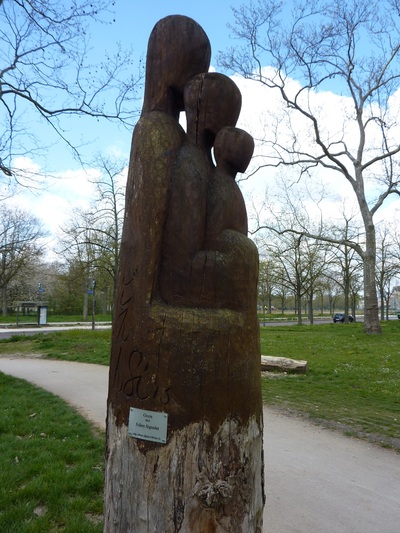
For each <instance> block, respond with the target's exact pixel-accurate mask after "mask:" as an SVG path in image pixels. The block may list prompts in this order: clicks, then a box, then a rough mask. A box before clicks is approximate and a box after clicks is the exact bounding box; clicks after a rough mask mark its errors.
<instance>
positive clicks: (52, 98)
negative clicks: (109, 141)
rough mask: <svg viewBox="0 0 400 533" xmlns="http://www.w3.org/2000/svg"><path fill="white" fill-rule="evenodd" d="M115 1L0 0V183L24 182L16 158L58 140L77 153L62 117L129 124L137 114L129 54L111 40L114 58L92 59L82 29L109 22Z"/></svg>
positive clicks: (43, 149)
mask: <svg viewBox="0 0 400 533" xmlns="http://www.w3.org/2000/svg"><path fill="white" fill-rule="evenodd" d="M114 4H115V2H114V1H112V0H97V1H96V2H92V1H91V0H66V1H63V2H60V1H59V0H0V130H1V133H0V180H1V181H0V183H1V182H2V185H3V188H4V187H6V188H7V187H9V186H12V185H15V184H16V183H24V184H27V183H28V184H29V183H30V182H29V181H28V182H27V175H26V174H25V175H24V171H23V169H21V168H18V167H17V166H16V164H15V160H16V158H18V157H22V156H30V157H32V156H34V155H37V154H43V153H45V152H46V150H49V147H50V146H51V145H53V144H54V143H55V142H56V140H58V139H61V140H62V141H64V142H65V143H66V144H67V145H68V146H69V148H70V149H71V150H72V152H73V153H74V155H75V156H76V157H78V158H79V157H80V152H79V147H78V146H77V144H76V143H75V142H74V141H73V140H72V139H71V136H70V135H69V133H68V132H67V127H66V122H65V120H66V119H67V118H68V117H70V116H71V115H79V116H86V117H92V118H93V119H94V120H99V119H109V120H117V121H119V122H122V123H124V124H126V125H128V126H129V127H131V126H132V123H133V122H134V119H135V115H136V112H135V107H134V105H133V104H132V101H133V100H134V99H135V98H136V88H137V86H138V85H139V83H140V78H141V75H140V73H139V72H138V74H137V76H133V69H132V63H133V59H132V58H133V54H132V51H131V50H125V51H124V50H121V47H119V46H117V45H116V46H117V48H116V49H115V55H111V53H108V52H107V51H105V52H104V56H103V57H104V59H103V61H102V62H101V63H100V64H98V63H95V62H94V61H93V53H92V52H93V51H92V50H91V47H90V46H91V45H90V39H89V37H90V34H91V32H90V31H89V26H90V25H92V24H94V23H98V24H103V25H106V24H112V22H113V18H112V8H113V5H114ZM43 126H44V129H43ZM46 128H47V129H46ZM39 129H40V130H41V133H40V134H39V133H38V130H39ZM42 172H43V170H42ZM37 178H39V176H37ZM33 179H35V176H34V175H33Z"/></svg>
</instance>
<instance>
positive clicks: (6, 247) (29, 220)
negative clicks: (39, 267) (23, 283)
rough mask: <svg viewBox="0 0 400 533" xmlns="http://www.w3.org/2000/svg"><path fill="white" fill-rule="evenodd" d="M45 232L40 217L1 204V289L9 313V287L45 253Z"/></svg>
mask: <svg viewBox="0 0 400 533" xmlns="http://www.w3.org/2000/svg"><path fill="white" fill-rule="evenodd" d="M44 236H45V232H44V230H43V227H42V225H41V223H40V222H39V220H38V219H37V218H36V217H34V216H33V215H31V214H30V213H29V212H28V211H24V210H23V209H19V208H15V207H11V206H7V205H6V204H5V203H3V204H1V205H0V291H1V295H2V296H1V298H2V313H3V316H6V315H7V289H8V287H9V286H10V284H11V283H12V282H13V281H14V280H15V279H16V278H17V276H18V275H19V274H20V272H21V271H22V270H24V269H26V268H28V267H29V266H31V267H33V266H34V263H35V262H36V261H37V260H38V259H39V258H40V256H41V255H42V254H43V252H44V249H43V245H42V242H41V239H42V238H43V237H44Z"/></svg>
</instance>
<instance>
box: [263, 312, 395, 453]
mask: <svg viewBox="0 0 400 533" xmlns="http://www.w3.org/2000/svg"><path fill="white" fill-rule="evenodd" d="M382 327H383V335H372V336H371V335H365V333H364V331H363V325H362V324H325V325H318V326H297V325H296V326H285V327H265V328H261V353H262V354H264V355H275V356H283V357H290V358H293V359H305V360H307V361H308V372H307V374H305V375H289V374H288V375H281V374H268V375H265V376H263V378H262V390H263V398H264V402H265V403H267V404H268V405H273V406H275V407H278V408H280V409H284V410H286V411H287V412H293V413H298V414H301V415H303V416H306V417H308V418H310V419H312V420H314V421H318V422H320V423H323V424H324V425H325V426H328V427H333V428H339V429H341V430H342V431H344V432H345V433H347V434H349V435H354V436H356V437H361V438H368V439H369V440H372V441H374V442H377V443H379V444H381V445H383V446H388V447H394V448H396V449H398V450H400V323H399V322H397V321H392V322H384V323H383V324H382Z"/></svg>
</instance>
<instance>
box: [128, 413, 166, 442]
mask: <svg viewBox="0 0 400 533" xmlns="http://www.w3.org/2000/svg"><path fill="white" fill-rule="evenodd" d="M167 425H168V415H167V413H159V412H157V411H145V410H143V409H136V408H135V407H131V409H130V412H129V425H128V435H129V436H130V437H135V438H136V439H142V440H151V441H153V442H160V443H161V444H165V443H166V442H167Z"/></svg>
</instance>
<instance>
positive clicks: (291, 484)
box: [0, 357, 400, 533]
mask: <svg viewBox="0 0 400 533" xmlns="http://www.w3.org/2000/svg"><path fill="white" fill-rule="evenodd" d="M0 371H1V372H4V373H6V374H9V375H12V376H15V377H18V378H22V379H25V380H27V381H30V382H31V383H34V384H35V385H37V386H39V387H42V388H44V389H46V390H48V391H50V392H52V393H54V394H57V395H58V396H60V397H61V398H63V399H64V400H66V401H67V402H68V403H70V404H71V405H73V406H74V407H75V408H76V409H77V410H78V411H79V412H80V413H81V414H82V415H84V416H86V417H87V418H88V419H89V420H91V421H92V422H93V423H94V424H96V425H98V426H99V427H101V428H104V427H105V412H106V396H107V381H108V368H107V367H105V366H101V365H90V364H84V363H72V362H68V361H51V360H45V359H40V358H37V359H27V358H10V357H8V358H1V357H0ZM264 417H265V419H264V450H265V480H266V496H267V501H266V506H265V512H264V533H398V531H400V505H399V501H400V455H399V454H397V453H395V452H393V451H390V450H385V449H382V448H379V447H378V446H375V445H372V444H368V443H365V442H362V441H358V440H355V439H351V438H349V437H344V436H342V435H341V434H339V433H336V432H333V431H330V430H326V429H321V428H320V427H318V426H314V425H312V424H310V423H308V422H306V421H304V420H301V419H296V418H289V417H286V416H282V415H281V414H277V413H275V412H273V411H271V410H270V409H266V410H265V411H264Z"/></svg>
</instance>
